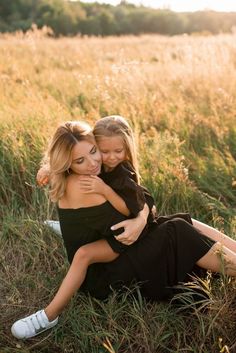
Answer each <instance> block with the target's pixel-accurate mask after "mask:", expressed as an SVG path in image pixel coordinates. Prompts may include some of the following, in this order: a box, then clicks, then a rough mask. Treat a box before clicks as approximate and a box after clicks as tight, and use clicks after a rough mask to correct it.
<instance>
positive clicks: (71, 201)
mask: <svg viewBox="0 0 236 353" xmlns="http://www.w3.org/2000/svg"><path fill="white" fill-rule="evenodd" d="M79 181H80V178H79V176H78V175H76V174H72V175H69V176H68V178H67V181H66V192H65V195H64V196H63V198H62V199H61V202H60V204H62V203H63V204H64V205H66V207H69V208H70V207H71V208H79V207H91V206H95V205H100V204H102V203H104V202H105V201H106V199H105V198H104V196H103V195H101V194H95V193H94V194H93V193H91V194H90V193H89V194H85V193H83V192H82V191H81V189H80V186H79Z"/></svg>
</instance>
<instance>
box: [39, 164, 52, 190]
mask: <svg viewBox="0 0 236 353" xmlns="http://www.w3.org/2000/svg"><path fill="white" fill-rule="evenodd" d="M49 175H50V168H49V166H48V165H44V166H43V167H41V168H40V169H39V170H38V173H37V175H36V180H37V183H38V185H39V186H45V185H47V184H48V183H49Z"/></svg>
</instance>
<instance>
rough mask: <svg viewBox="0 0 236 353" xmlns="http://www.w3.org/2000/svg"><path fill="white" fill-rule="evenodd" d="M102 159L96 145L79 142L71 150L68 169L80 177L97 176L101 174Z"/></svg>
mask: <svg viewBox="0 0 236 353" xmlns="http://www.w3.org/2000/svg"><path fill="white" fill-rule="evenodd" d="M101 165H102V158H101V154H100V152H99V150H98V148H97V145H96V144H95V143H93V142H89V141H79V142H77V143H76V145H75V146H74V147H73V149H72V163H71V166H70V169H71V170H72V171H73V172H74V173H76V174H80V175H98V174H100V172H101Z"/></svg>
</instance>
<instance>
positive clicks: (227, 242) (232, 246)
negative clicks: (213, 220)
mask: <svg viewBox="0 0 236 353" xmlns="http://www.w3.org/2000/svg"><path fill="white" fill-rule="evenodd" d="M192 222H193V226H194V227H195V228H197V229H198V230H200V231H201V232H202V233H203V234H204V235H206V236H207V237H208V238H210V239H212V240H215V241H216V242H219V243H221V244H222V245H223V246H225V247H227V248H228V249H229V250H231V251H233V252H235V253H236V241H235V240H233V239H232V238H230V237H228V236H227V235H225V234H223V233H222V232H220V231H219V230H217V229H215V228H213V227H210V226H208V225H207V224H205V223H202V222H199V221H197V220H195V219H193V218H192Z"/></svg>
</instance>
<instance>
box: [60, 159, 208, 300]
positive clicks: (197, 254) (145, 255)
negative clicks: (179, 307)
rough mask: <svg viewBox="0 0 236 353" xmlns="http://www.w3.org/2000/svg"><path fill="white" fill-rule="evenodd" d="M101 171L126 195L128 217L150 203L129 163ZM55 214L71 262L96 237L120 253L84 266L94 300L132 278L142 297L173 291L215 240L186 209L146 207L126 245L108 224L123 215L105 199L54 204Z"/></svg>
mask: <svg viewBox="0 0 236 353" xmlns="http://www.w3.org/2000/svg"><path fill="white" fill-rule="evenodd" d="M100 176H101V177H102V179H103V180H104V181H105V182H106V183H107V184H109V185H110V186H111V187H112V188H113V189H114V190H115V191H116V192H117V193H118V194H120V196H121V197H122V198H123V199H124V200H125V202H126V204H127V206H128V208H129V209H130V212H131V216H132V217H135V216H136V215H137V214H138V212H139V211H140V210H141V209H142V208H143V205H144V203H145V202H147V203H148V205H149V208H150V209H151V208H152V205H153V200H152V197H151V196H150V195H149V194H148V192H147V190H146V189H144V188H143V187H142V186H140V185H137V183H136V177H135V174H134V173H133V171H132V168H131V167H130V165H129V164H127V163H121V164H120V165H118V166H117V167H116V168H115V169H114V170H113V171H112V172H110V173H102V174H101V175H100ZM58 213H59V220H60V225H61V230H62V236H63V239H64V244H65V247H66V251H67V255H68V259H69V261H70V262H71V261H72V259H73V256H74V254H75V252H76V251H77V249H78V248H79V247H80V246H82V245H84V244H87V243H90V242H93V241H96V240H98V239H104V238H105V239H107V241H108V243H109V244H110V246H111V247H112V249H113V250H114V251H115V252H118V253H120V255H119V257H118V258H117V259H116V260H114V261H112V262H110V263H100V264H93V265H91V266H89V269H88V272H87V276H86V279H85V281H84V283H83V285H82V287H81V290H83V291H86V292H88V293H90V294H91V295H92V296H94V297H96V298H99V299H105V298H106V297H107V296H108V295H109V294H110V293H111V291H112V290H114V289H115V290H120V289H122V288H126V287H128V286H129V285H131V284H133V283H134V282H138V283H139V285H140V291H141V293H142V295H143V296H144V297H146V298H147V299H151V300H162V299H166V298H169V297H171V296H172V295H173V294H174V293H175V290H174V286H176V285H177V284H179V283H180V282H181V283H182V282H185V281H186V280H187V279H188V276H189V275H191V273H192V272H193V271H194V270H195V269H196V265H195V264H196V262H197V261H198V260H199V259H200V258H201V257H202V256H203V255H205V254H206V253H207V252H208V251H209V249H210V248H211V247H212V245H213V244H214V241H212V240H211V239H209V238H207V237H206V236H204V235H203V234H202V233H201V232H199V231H198V230H197V229H196V228H194V227H193V226H192V224H191V217H190V215H189V214H176V215H172V216H169V217H158V218H154V217H153V216H152V214H151V212H150V216H149V218H148V223H147V225H146V227H145V229H144V230H143V232H142V234H141V235H140V237H139V239H138V240H137V241H136V242H135V243H134V244H132V245H130V246H126V245H123V244H122V243H120V242H119V241H117V240H116V237H115V234H114V232H112V231H111V229H110V227H111V226H112V225H114V224H116V223H118V222H120V221H123V220H124V219H126V217H125V216H123V215H121V214H120V213H119V212H118V211H116V210H115V209H114V208H113V207H112V205H111V204H110V203H109V202H105V203H103V204H101V205H99V206H93V207H86V208H79V209H62V208H58ZM119 233H120V232H119ZM116 235H117V234H116Z"/></svg>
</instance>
